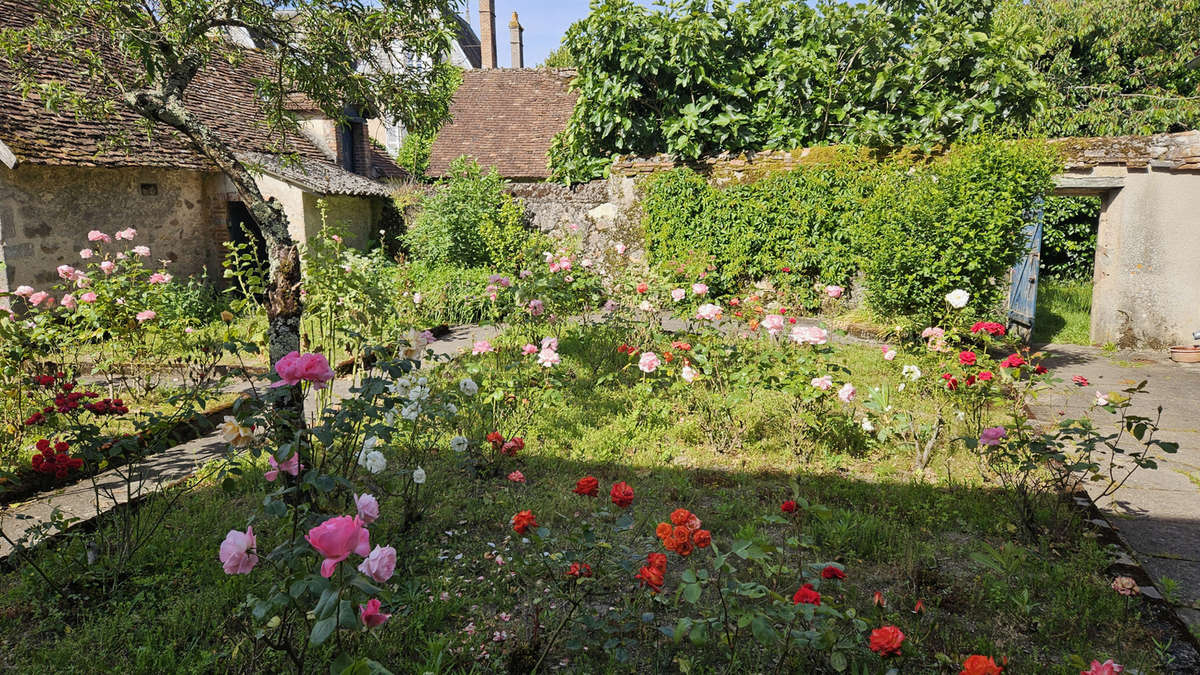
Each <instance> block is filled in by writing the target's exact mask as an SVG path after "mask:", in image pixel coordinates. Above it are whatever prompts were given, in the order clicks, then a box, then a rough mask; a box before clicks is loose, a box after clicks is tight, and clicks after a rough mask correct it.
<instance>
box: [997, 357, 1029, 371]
mask: <svg viewBox="0 0 1200 675" xmlns="http://www.w3.org/2000/svg"><path fill="white" fill-rule="evenodd" d="M1023 365H1025V359H1023V358H1021V355H1020V354H1012V355H1011V356H1009V357H1007V358H1005V359H1004V360H1003V361H1001V362H1000V367H1001V368H1020V367H1021V366H1023Z"/></svg>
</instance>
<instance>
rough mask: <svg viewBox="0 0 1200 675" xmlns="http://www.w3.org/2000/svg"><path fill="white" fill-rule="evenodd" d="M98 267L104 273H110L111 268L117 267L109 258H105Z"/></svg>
mask: <svg viewBox="0 0 1200 675" xmlns="http://www.w3.org/2000/svg"><path fill="white" fill-rule="evenodd" d="M100 269H101V270H102V271H103V272H104V273H105V274H112V273H113V270H115V269H117V264H116V263H114V262H113V261H111V260H105V261H104V262H102V263H100Z"/></svg>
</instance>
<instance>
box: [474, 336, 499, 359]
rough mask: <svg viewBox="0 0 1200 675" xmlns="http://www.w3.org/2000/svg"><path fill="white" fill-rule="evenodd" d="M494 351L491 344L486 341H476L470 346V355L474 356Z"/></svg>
mask: <svg viewBox="0 0 1200 675" xmlns="http://www.w3.org/2000/svg"><path fill="white" fill-rule="evenodd" d="M494 351H496V348H495V347H493V346H492V343H490V342H488V341H487V340H476V341H475V344H473V345H471V354H473V355H475V356H479V355H480V354H486V353H488V352H494Z"/></svg>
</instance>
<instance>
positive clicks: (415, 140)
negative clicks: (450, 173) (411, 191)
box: [396, 133, 435, 180]
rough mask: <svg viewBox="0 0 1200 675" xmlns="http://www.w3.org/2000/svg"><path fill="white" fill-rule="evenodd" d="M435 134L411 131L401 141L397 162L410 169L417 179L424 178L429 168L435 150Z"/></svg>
mask: <svg viewBox="0 0 1200 675" xmlns="http://www.w3.org/2000/svg"><path fill="white" fill-rule="evenodd" d="M434 138H435V137H434V136H433V135H426V134H419V133H409V134H408V135H407V136H405V137H404V141H402V142H401V143H400V151H399V152H397V153H396V163H397V164H399V165H400V166H401V167H403V168H405V169H407V170H408V172H409V173H410V174H412V177H413V178H415V179H418V180H419V179H423V178H424V177H425V172H426V171H428V170H429V156H430V153H431V152H432V150H433V141H434Z"/></svg>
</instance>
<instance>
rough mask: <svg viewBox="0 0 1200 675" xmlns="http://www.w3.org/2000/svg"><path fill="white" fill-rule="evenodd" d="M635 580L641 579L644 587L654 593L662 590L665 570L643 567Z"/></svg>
mask: <svg viewBox="0 0 1200 675" xmlns="http://www.w3.org/2000/svg"><path fill="white" fill-rule="evenodd" d="M664 557H665V556H664ZM634 578H635V579H641V580H642V585H643V586H646V587H648V588H649V589H650V592H652V593H657V592H659V591H660V590H662V585H663V570H660V569H656V568H654V567H643V568H642V569H641V570H640V571H639V572H638V573H637V575H636V576H635V577H634Z"/></svg>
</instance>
